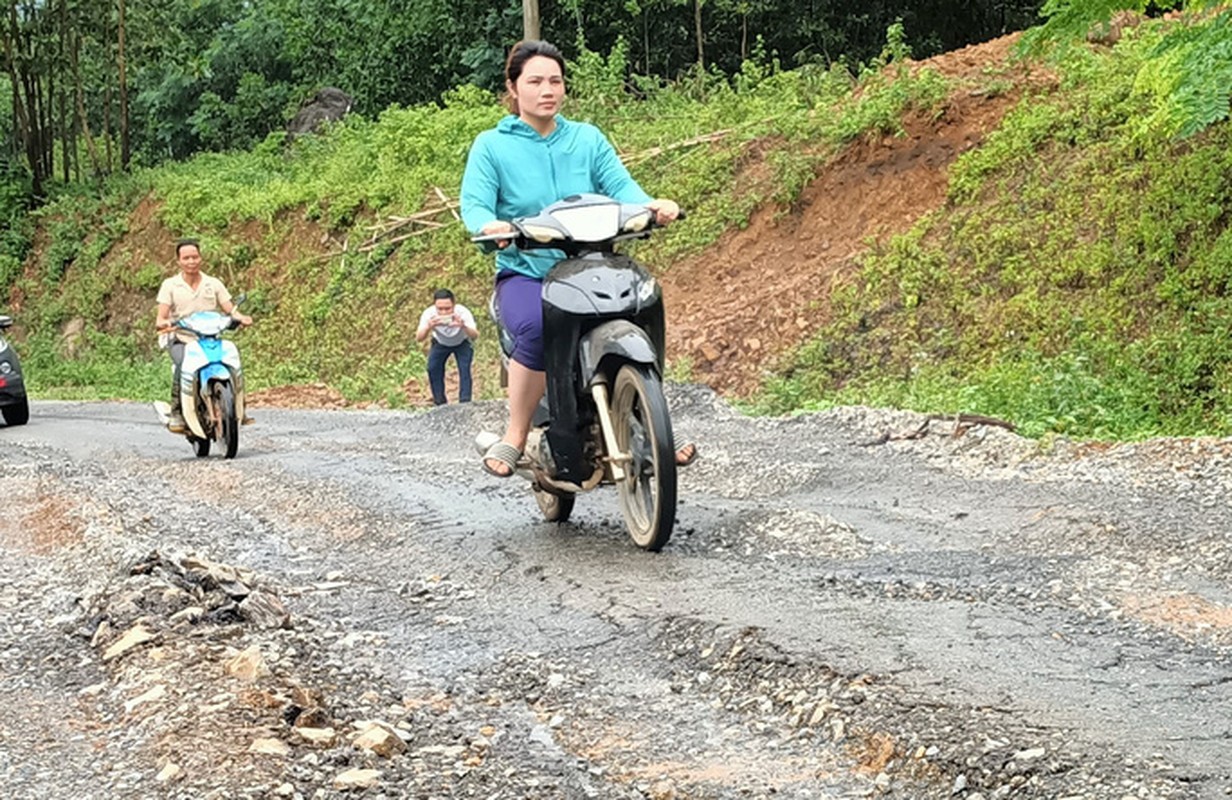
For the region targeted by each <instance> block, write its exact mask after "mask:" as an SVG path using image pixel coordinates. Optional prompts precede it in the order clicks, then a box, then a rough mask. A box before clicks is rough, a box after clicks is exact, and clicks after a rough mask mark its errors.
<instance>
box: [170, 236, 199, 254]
mask: <svg viewBox="0 0 1232 800" xmlns="http://www.w3.org/2000/svg"><path fill="white" fill-rule="evenodd" d="M185 247H195V248H197V252H198V253H200V252H201V242H198V241H197V240H196V239H180V240H179V241H178V242H176V243H175V257H176V258H179V257H180V251H181V250H183V249H184V248H185Z"/></svg>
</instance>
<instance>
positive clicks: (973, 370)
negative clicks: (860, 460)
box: [762, 23, 1232, 438]
mask: <svg viewBox="0 0 1232 800" xmlns="http://www.w3.org/2000/svg"><path fill="white" fill-rule="evenodd" d="M1163 28H1164V26H1163V25H1162V24H1160V23H1148V24H1143V25H1141V26H1139V27H1137V28H1128V29H1126V31H1125V33H1124V35H1123V37H1122V38H1121V39H1120V41H1119V42H1118V43H1117V45H1116V46H1115V48H1113V49H1111V50H1108V49H1103V48H1096V49H1090V48H1077V49H1071V50H1069V51H1068V52H1067V54H1066V56H1065V58H1064V60H1063V62H1062V63H1061V64H1060V65H1059V71H1060V74H1061V76H1062V82H1061V84H1060V89H1059V91H1056V92H1054V93H1050V94H1049V95H1048V96H1040V97H1028V98H1025V99H1024V100H1023V102H1021V103H1020V104H1019V105H1018V107H1017V108H1016V109H1015V110H1014V111H1013V112H1012V113H1011V114H1010V115H1008V116H1007V117H1006V119H1005V120H1004V122H1003V124H1002V126H1001V128H1000V129H999V130H997V131H996V132H994V133H993V134H992V135H990V136H989V137H988V138H987V140H986V141H985V143H984V145H983V146H982V147H980V148H978V149H976V150H974V151H972V152H969V153H967V154H966V155H964V156H963V157H962V158H960V159H959V161H958V162H957V163H956V164H955V165H954V166H953V168H952V169H951V173H950V190H949V197H948V200H947V202H946V204H945V206H944V207H943V208H940V209H937V210H936V211H934V212H932V213H930V214H929V215H927V216H926V217H925V218H924V219H923V220H921V221H920V222H919V223H918V224H917V225H916V226H915V227H914V228H913V229H912V230H911V231H910V232H909V233H908V234H906V235H903V236H899V237H896V238H894V239H893V240H892V242H891V243H890V244H889V245H888V246H886V247H883V248H879V249H877V250H876V251H874V252H870V253H869V254H868V255H867V256H866V257H865V258H864V259H863V260H862V265H861V269H860V272H859V275H858V276H857V277H856V278H855V280H854V281H852V282H851V283H850V284H849V285H848V286H846V287H845V288H844V289H843V290H842V291H841V292H840V293H839V294H838V296H836V297H835V298H834V301H835V302H834V307H835V309H836V313H835V316H834V318H833V320H832V321H831V322H830V323H829V324H828V325H826V326H825V327H824V328H823V329H822V330H820V331H818V333H817V335H816V336H815V337H814V338H813V340H812V341H811V342H810V343H809V344H808V345H807V346H805V347H804V348H802V349H801V350H800V352H799V353H798V354H797V356H796V357H795V358H794V359H793V361H792V364H791V365H790V367H789V368H788V369H787V370H785V374H784V375H783V377H781V378H780V379H777V380H775V381H773V382H772V385H771V386H770V388H769V392H768V393H767V395H766V397H765V398H764V399H763V402H762V407H763V408H765V409H769V410H777V411H783V410H790V409H795V408H816V407H821V406H825V405H832V404H842V403H853V402H860V403H872V404H887V405H895V406H904V407H910V408H916V409H921V410H928V411H945V412H959V411H965V412H978V413H983V414H991V415H995V416H1000V417H1004V418H1006V419H1009V420H1013V421H1016V422H1017V423H1018V424H1019V425H1020V427H1021V429H1022V430H1023V431H1024V432H1026V433H1029V434H1034V435H1039V434H1042V433H1045V432H1049V431H1055V432H1064V433H1070V434H1075V435H1080V436H1087V437H1098V438H1123V437H1142V436H1148V435H1157V434H1165V435H1191V434H1202V433H1210V434H1226V433H1227V432H1228V431H1229V430H1230V428H1229V419H1232V413H1230V412H1232V346H1230V334H1232V308H1230V306H1229V302H1228V295H1229V292H1230V291H1232V282H1230V281H1232V231H1229V227H1228V222H1229V215H1228V211H1229V207H1230V205H1232V169H1230V168H1232V148H1230V145H1232V128H1229V126H1228V124H1227V123H1226V122H1223V123H1219V124H1216V125H1214V126H1212V127H1209V128H1207V129H1206V130H1205V131H1204V132H1202V133H1201V134H1199V135H1197V136H1195V137H1192V138H1188V139H1184V140H1179V139H1177V138H1174V137H1172V136H1169V135H1166V134H1161V133H1160V132H1159V130H1158V129H1156V128H1154V127H1152V126H1150V125H1148V124H1146V122H1148V121H1149V120H1150V118H1151V113H1152V106H1151V98H1150V97H1149V95H1148V94H1147V93H1146V92H1144V91H1142V86H1141V83H1140V82H1141V73H1142V70H1141V68H1142V66H1143V63H1144V61H1145V60H1146V59H1148V58H1150V57H1151V56H1153V55H1154V54H1156V53H1157V52H1158V49H1159V45H1160V41H1161V35H1162V33H1161V31H1162V30H1163ZM1224 102H1225V105H1226V98H1225V101H1224Z"/></svg>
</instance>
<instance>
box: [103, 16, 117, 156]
mask: <svg viewBox="0 0 1232 800" xmlns="http://www.w3.org/2000/svg"><path fill="white" fill-rule="evenodd" d="M110 22H111V15H110V14H104V15H103V45H104V46H105V47H106V48H107V55H108V56H110V55H111V25H110V24H109V23H110ZM103 63H104V64H106V65H107V66H108V69H107V73H108V75H107V77H106V79H105V80H104V81H103V87H104V88H103V147H104V148H105V149H106V152H107V174H108V175H110V174H111V171H112V169H114V166H113V165H114V164H115V161H114V160H113V159H112V157H111V75H110V72H111V69H110V65H111V59H110V58H104V59H103Z"/></svg>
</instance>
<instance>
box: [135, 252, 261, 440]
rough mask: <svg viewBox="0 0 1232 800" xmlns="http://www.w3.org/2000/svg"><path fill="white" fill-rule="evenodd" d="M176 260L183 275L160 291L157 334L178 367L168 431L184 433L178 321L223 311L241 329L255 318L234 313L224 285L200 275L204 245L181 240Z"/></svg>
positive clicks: (215, 279)
mask: <svg viewBox="0 0 1232 800" xmlns="http://www.w3.org/2000/svg"><path fill="white" fill-rule="evenodd" d="M175 257H176V260H177V261H178V262H179V265H180V274H179V275H174V276H172V277H170V278H167V280H165V281H163V285H162V286H161V287H159V289H158V322H157V323H156V324H157V326H158V330H159V332H160V333H162V334H164V335H165V336H166V339H165V341H166V344H165V346H166V348H167V351H168V352H169V353H170V354H171V361H172V362H173V363H174V364H175V372H174V374H173V377H172V382H171V419H170V421H168V423H167V430H169V431H171V432H172V433H184V432H185V431H187V430H188V427H187V425H185V423H184V413H183V408H182V407H181V405H180V365H181V364H182V363H183V362H184V340H183V339H181V338H180V336H179V334H178V333H177V332H175V331H174V330H172V329H171V325H172V323H174V322H175V321H176V320H179V319H182V318H184V317H187V316H188V315H189V314H195V313H196V312H198V311H222V313H224V314H230V315H231V316H233V317H235V318H236V319H237V320H239V322H240V324H241V325H251V324H252V317H249V316H246V315H244V314H240V313H238V312H236V311H235V304H234V303H232V302H231V293H230V292H228V291H227V287H225V286H223V285H222V281H220V280H218V279H217V278H214V277H211V276H209V275H206V274H205V273H204V272H202V271H201V245H200V244H199V243H198V242H197V241H196V240H195V239H181V240H180V241H178V242H176V244H175Z"/></svg>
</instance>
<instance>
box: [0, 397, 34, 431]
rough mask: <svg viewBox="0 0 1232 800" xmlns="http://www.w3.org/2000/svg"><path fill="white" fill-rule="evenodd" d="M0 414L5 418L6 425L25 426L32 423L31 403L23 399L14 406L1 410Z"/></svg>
mask: <svg viewBox="0 0 1232 800" xmlns="http://www.w3.org/2000/svg"><path fill="white" fill-rule="evenodd" d="M0 414H2V415H3V416H4V424H5V425H10V426H12V425H25V424H26V423H27V422H29V421H30V403H29V402H28V401H27V400H26V398H24V397H23V398H21V399H20V400H18V401H17V402H16V403H13V404H12V405H7V406H4V407H3V408H0Z"/></svg>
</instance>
